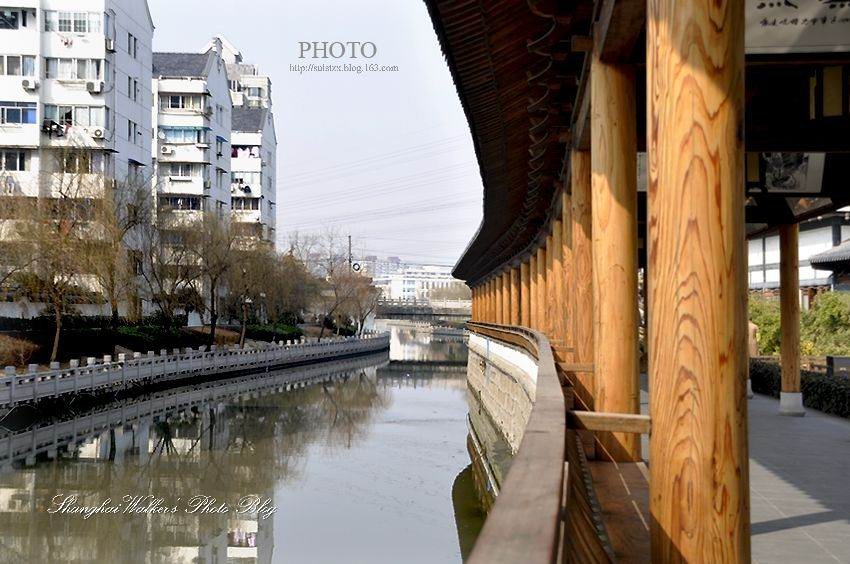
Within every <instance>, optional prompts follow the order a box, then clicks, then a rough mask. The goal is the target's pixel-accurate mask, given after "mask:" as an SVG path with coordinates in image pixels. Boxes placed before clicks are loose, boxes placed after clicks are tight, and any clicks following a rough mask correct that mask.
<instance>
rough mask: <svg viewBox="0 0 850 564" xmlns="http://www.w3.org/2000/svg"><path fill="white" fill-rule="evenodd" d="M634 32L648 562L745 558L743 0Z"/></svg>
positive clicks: (672, 2)
mask: <svg viewBox="0 0 850 564" xmlns="http://www.w3.org/2000/svg"><path fill="white" fill-rule="evenodd" d="M646 35H647V37H646V39H647V40H646V44H647V64H646V69H647V78H646V84H647V106H648V108H647V147H648V148H649V155H648V162H649V166H648V167H647V168H648V172H649V194H648V196H649V201H648V210H649V219H648V223H649V230H648V231H649V245H648V251H649V254H648V268H647V270H648V276H649V287H648V289H649V338H650V343H649V355H650V356H649V371H650V375H649V392H650V402H649V404H650V410H651V417H652V434H651V435H650V453H651V454H650V460H651V461H652V462H651V464H650V482H649V484H650V513H651V519H650V523H651V538H652V561H653V562H661V563H664V562H749V561H750V510H749V460H748V449H747V401H746V394H745V382H746V379H747V365H746V358H747V353H746V345H747V333H746V326H747V325H746V322H747V311H746V299H747V273H746V269H745V268H744V264H745V258H744V257H745V254H746V252H747V246H746V242H745V240H744V189H743V186H744V166H743V158H744V148H743V128H744V1H743V0H729V1H726V2H682V1H681V0H648V2H647V34H646ZM595 205H596V202H594V206H595ZM594 227H595V225H594Z"/></svg>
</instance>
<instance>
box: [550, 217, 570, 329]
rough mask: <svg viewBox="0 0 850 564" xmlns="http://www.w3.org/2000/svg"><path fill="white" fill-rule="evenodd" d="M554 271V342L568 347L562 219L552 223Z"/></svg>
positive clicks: (552, 275) (552, 286)
mask: <svg viewBox="0 0 850 564" xmlns="http://www.w3.org/2000/svg"><path fill="white" fill-rule="evenodd" d="M549 248H550V249H551V251H552V271H551V272H550V276H551V278H552V281H551V283H550V287H551V289H552V290H551V291H552V304H553V307H552V311H553V313H554V315H553V319H552V340H553V341H555V342H557V343H560V344H561V345H564V346H567V344H568V343H567V340H566V339H565V338H564V337H565V335H564V327H566V325H567V315H566V313H567V312H566V309H567V308H566V306H565V295H564V228H563V224H562V223H561V219H560V218H558V219H556V220H554V221H553V222H552V245H551V246H550V247H549Z"/></svg>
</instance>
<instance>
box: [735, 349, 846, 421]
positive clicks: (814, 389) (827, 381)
mask: <svg viewBox="0 0 850 564" xmlns="http://www.w3.org/2000/svg"><path fill="white" fill-rule="evenodd" d="M750 379H751V380H752V384H753V391H754V392H758V393H760V394H766V395H769V396H773V397H775V398H778V397H779V392H780V391H781V390H782V369H781V367H780V366H779V365H778V364H776V363H773V362H763V361H760V360H751V361H750ZM800 388H801V391H802V392H803V405H805V406H806V407H810V408H812V409H817V410H818V411H822V412H824V413H831V414H833V415H838V416H839V417H846V418H850V376H848V375H846V374H835V375H832V376H830V375H828V374H824V373H821V372H810V371H808V370H802V371H800Z"/></svg>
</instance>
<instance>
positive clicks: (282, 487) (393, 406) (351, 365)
mask: <svg viewBox="0 0 850 564" xmlns="http://www.w3.org/2000/svg"><path fill="white" fill-rule="evenodd" d="M391 355H392V358H393V360H392V361H391V362H387V355H386V353H384V354H383V355H377V356H370V357H364V358H360V359H349V360H346V361H343V362H340V363H335V364H334V365H328V366H325V367H321V366H319V367H302V368H298V369H292V370H287V371H281V372H278V373H269V374H262V375H254V376H245V377H241V378H236V379H229V380H223V381H219V382H212V383H208V384H205V385H203V386H202V387H201V388H197V387H196V388H193V389H189V388H176V389H173V390H169V391H168V392H163V393H158V394H152V395H150V396H146V397H141V398H137V399H133V400H127V401H126V402H122V403H116V404H110V405H107V406H103V407H100V408H98V410H97V411H93V412H88V413H81V414H77V415H76V416H75V417H73V418H67V419H65V420H62V421H50V422H46V423H43V424H41V425H40V426H38V427H34V428H32V429H30V430H27V431H23V432H17V433H6V434H0V465H2V472H0V562H38V563H42V562H110V563H112V562H116V563H118V562H149V563H159V562H163V563H165V562H168V563H203V564H211V563H225V562H238V563H243V562H244V563H249V562H257V563H270V562H277V561H280V560H282V559H283V558H284V557H285V556H288V557H289V558H290V559H291V558H293V556H292V555H293V554H294V555H295V556H294V558H295V561H301V559H303V558H304V552H303V551H302V552H300V553H299V552H298V551H299V550H301V548H302V547H301V546H294V545H293V543H294V544H298V545H304V546H305V547H306V548H305V550H308V551H309V552H308V553H307V554H308V555H313V554H314V553H316V556H317V558H319V559H320V560H321V558H320V557H319V554H320V553H321V549H322V548H323V547H322V546H319V545H321V544H322V542H321V540H320V539H321V538H323V537H324V535H325V534H326V529H327V527H329V526H330V525H329V523H328V521H327V519H326V518H325V519H324V520H323V521H322V522H317V523H304V527H305V530H315V531H316V533H315V534H316V536H315V537H312V536H311V537H310V538H309V539H308V538H304V539H300V538H298V537H296V538H293V535H303V533H298V532H296V531H290V530H287V529H289V528H290V527H289V526H287V525H286V523H287V522H288V523H291V521H286V520H285V519H282V518H281V515H282V514H283V515H285V516H287V518H288V519H293V518H295V519H298V518H299V517H297V515H301V510H302V509H303V508H302V507H300V506H291V505H287V506H286V507H278V508H277V513H275V514H274V515H272V516H270V517H269V518H267V519H263V518H262V517H263V516H262V514H261V513H260V512H257V511H254V512H249V513H245V514H236V513H234V512H233V511H231V512H228V513H203V514H200V513H195V514H190V513H185V512H183V511H182V508H183V507H185V506H186V502H187V501H188V499H187V498H188V497H190V496H192V495H208V496H213V497H215V498H216V500H217V502H223V503H225V504H227V505H228V506H230V507H236V506H237V504H238V503H239V501H240V499H242V498H244V497H245V496H248V495H254V496H258V497H259V498H261V499H263V500H265V499H269V500H271V503H272V504H273V503H274V499H275V498H276V497H277V498H278V499H281V497H280V496H281V492H283V491H293V490H299V491H302V490H303V488H304V487H305V484H306V483H307V482H309V480H307V476H306V473H307V470H306V467H307V460H308V458H309V459H310V460H311V462H310V469H311V470H310V472H313V471H314V470H315V469H316V468H317V466H316V465H317V464H318V465H321V464H328V465H334V466H335V467H336V466H338V465H339V464H340V463H341V461H343V460H344V456H342V455H343V454H344V453H343V451H344V450H347V449H358V448H359V449H361V451H364V449H365V451H364V452H365V457H364V458H366V459H369V457H370V456H371V457H372V458H371V461H377V460H378V458H379V454H375V453H372V451H370V450H369V449H370V448H372V447H371V446H370V445H371V444H372V443H373V442H374V441H369V440H365V439H367V438H368V436H369V435H370V433H373V434H374V433H375V432H376V427H375V426H376V425H381V424H382V423H384V422H383V420H382V418H383V417H384V415H383V414H384V412H387V413H388V414H392V417H393V418H397V417H399V414H401V415H402V416H403V415H404V414H405V413H414V414H415V409H417V408H419V407H420V406H422V405H424V406H426V407H427V410H428V411H427V412H428V413H432V412H433V410H434V409H442V405H445V404H441V403H436V404H433V405H434V406H435V407H428V406H429V405H431V404H428V403H427V401H429V400H428V399H427V398H428V397H429V396H428V394H425V395H424V396H423V395H421V394H420V393H419V392H418V391H417V393H416V394H414V396H415V399H410V398H411V397H412V396H410V394H409V393H408V392H404V393H402V392H401V390H400V389H401V388H406V389H413V388H418V389H421V390H422V392H421V393H425V392H426V391H428V390H430V391H431V393H432V394H435V393H438V391H439V390H448V391H451V392H452V394H450V395H449V396H446V395H439V394H438V396H435V397H439V398H441V399H440V401H441V402H443V401H445V398H446V397H452V395H454V391H457V392H458V393H457V394H456V396H457V402H458V406H460V405H461V404H465V400H464V398H465V394H466V392H465V390H466V368H465V366H466V348H465V344H464V342H463V339H462V337H461V336H459V335H437V334H428V333H426V332H423V331H409V330H398V329H394V330H393V349H392V353H391ZM441 393H442V394H444V392H441ZM399 394H400V395H399ZM423 399H424V401H425V402H426V403H425V404H422V401H423ZM409 401H414V402H415V403H413V404H407V403H405V402H409ZM458 406H455V407H454V408H451V410H450V411H449V412H447V413H455V412H456V413H457V416H456V418H457V421H456V423H452V425H456V427H455V426H452V427H439V425H440V424H441V423H437V425H438V427H433V428H432V430H431V431H428V427H422V426H420V422H419V420H416V424H415V426H411V430H410V431H405V432H410V433H413V434H412V435H411V436H409V438H408V439H407V440H404V441H402V443H401V444H402V445H407V446H405V447H402V448H409V449H410V453H416V454H418V453H417V452H416V449H417V448H418V447H417V441H422V440H425V441H429V442H427V444H436V445H443V444H444V443H445V441H446V438H447V437H454V436H455V435H457V436H456V442H457V444H455V445H453V446H452V448H455V449H457V448H458V446H459V445H462V444H463V443H464V440H465V437H464V433H463V426H464V425H465V422H464V417H463V413H465V409H463V408H462V407H458ZM419 415H421V414H419ZM419 415H416V416H417V417H418V416H419ZM388 417H389V415H388ZM409 417H411V418H412V417H414V415H409ZM452 417H455V416H454V415H452ZM396 423H397V421H395V419H394V420H393V423H392V425H393V428H397V424H396ZM386 424H389V423H386ZM452 429H454V430H452ZM423 433H424V434H423ZM429 433H431V434H430V435H429ZM445 433H448V435H445ZM423 444H425V443H423ZM445 444H446V445H448V444H449V443H445ZM314 446H319V447H321V451H320V452H321V453H322V454H321V455H319V454H318V452H319V451H316V449H315V448H313V447H314ZM449 446H451V445H449ZM442 448H448V446H443V447H442ZM328 451H330V453H329V452H328ZM336 451H339V453H337V454H336V455H335V454H334V453H335V452H336ZM382 453H383V451H381V454H380V455H381V456H382V455H383V454H382ZM410 453H407V454H406V453H405V452H399V453H398V460H396V461H394V462H393V464H395V465H396V472H397V473H399V474H400V475H404V474H406V473H410V472H411V471H414V470H415V471H419V472H424V474H423V476H427V477H428V479H430V480H432V481H433V483H434V487H435V488H437V489H440V488H444V489H445V492H446V495H445V500H444V501H443V502H442V503H444V504H445V509H444V510H443V511H444V519H445V522H444V523H442V524H440V523H437V524H435V525H433V526H434V527H437V529H439V531H446V530H448V531H449V532H451V533H452V534H451V536H445V535H444V536H443V537H441V538H444V539H445V541H444V546H440V547H434V550H435V553H434V555H435V557H436V555H437V554H439V555H440V557H439V558H438V559H439V560H441V561H444V560H445V558H444V556H445V554H446V550H447V549H448V553H451V552H452V551H455V552H456V553H457V561H458V562H459V561H460V557H461V547H460V546H459V545H463V552H464V554H465V553H467V552H468V550H469V548H470V547H471V543H472V542H474V536H475V534H477V530H478V528H480V522H478V521H476V519H479V518H480V515H476V512H475V508H474V507H470V506H469V503H468V500H469V498H470V495H471V494H470V491H471V486H470V485H469V484H468V482H469V480H468V479H466V480H460V479H458V480H456V481H455V483H454V484H453V483H452V481H451V479H450V478H448V476H447V475H446V474H445V472H446V471H448V472H449V475H451V476H457V475H458V473H459V472H461V470H462V469H463V466H462V465H461V464H460V463H459V464H458V466H457V468H456V469H454V470H452V468H451V467H447V465H446V463H445V461H442V462H440V461H439V460H438V459H439V458H440V455H439V454H438V455H437V456H436V457H434V458H435V459H434V460H433V461H432V462H433V463H434V464H435V469H433V470H427V469H426V470H423V469H422V468H421V460H419V461H418V462H417V460H418V459H417V458H416V457H413V456H410ZM360 457H363V452H361V455H358V457H355V459H357V460H359V459H360ZM407 460H411V461H414V462H415V463H416V464H418V465H420V466H419V467H417V468H416V469H413V468H407V467H405V466H404V464H407V463H408V462H406V461H407ZM411 463H412V462H411ZM373 465H375V464H374V463H373ZM464 465H465V464H464ZM377 466H378V467H380V464H377ZM429 472H430V473H429ZM353 474H354V477H352V478H351V479H352V480H360V482H358V486H362V487H363V488H364V489H368V488H373V489H374V490H375V492H376V493H380V491H381V490H382V489H383V488H384V487H386V486H385V485H382V483H381V480H380V476H374V475H369V474H368V473H367V472H365V471H363V472H362V476H361V475H359V474H358V470H356V469H355V472H353ZM443 482H445V483H444V484H443ZM441 484H442V485H441ZM420 489H421V488H417V489H416V490H413V491H409V492H405V493H406V497H408V499H409V503H410V504H409V505H407V506H406V507H408V508H409V509H408V511H409V514H407V515H405V516H404V517H403V518H404V519H409V520H410V522H411V523H416V522H421V515H417V514H416V511H417V507H419V506H420V505H421V504H424V506H429V504H430V503H431V501H430V499H426V498H424V497H423V498H422V499H421V500H420V499H418V498H417V496H420V497H422V496H426V495H433V493H430V494H429V493H424V492H423V491H419V490H420ZM58 494H62V495H76V496H77V505H81V506H93V505H94V506H96V505H98V504H100V503H101V502H103V501H104V500H106V499H107V498H109V499H111V500H112V504H113V505H117V504H118V503H121V502H122V501H121V500H122V498H123V497H124V496H125V495H137V496H152V498H153V499H156V498H161V499H162V500H163V505H165V506H170V505H174V504H175V503H177V504H178V505H180V506H181V511H178V512H176V513H155V514H138V515H126V514H118V515H93V516H91V517H90V518H88V519H83V517H82V516H80V515H67V514H56V513H49V512H48V509H49V508H50V507H51V500H53V498H54V496H56V495H58ZM307 497H308V498H309V495H308V496H307ZM178 498H180V499H179V501H178ZM453 498H454V499H455V503H456V504H457V503H458V500H463V505H464V507H463V510H462V511H458V507H454V508H453V506H452V499H453ZM314 502H315V500H312V499H311V501H310V503H314ZM147 503H148V501H147V500H146V501H145V503H143V505H146V504H147ZM328 510H329V511H331V512H332V511H333V508H332V507H329V508H328ZM429 511H430V510H429ZM284 512H285V513H284ZM455 514H457V515H456V516H457V518H458V521H457V523H454V522H453V520H452V516H453V515H455ZM387 518H389V517H387ZM393 519H395V520H396V521H397V520H398V519H399V516H398V515H395V516H394V517H393ZM350 520H351V521H354V522H355V523H354V525H355V526H361V527H364V531H371V530H382V529H384V528H386V526H387V524H386V523H383V524H382V523H379V522H374V523H373V522H369V523H359V524H358V523H356V521H357V516H356V515H353V516H350ZM275 523H277V524H278V525H277V528H278V529H280V530H278V531H276V530H275ZM470 523H471V525H470ZM346 526H348V527H351V526H352V524H349V523H346ZM423 526H424V524H420V525H418V526H413V527H409V530H410V531H411V535H419V537H420V538H419V539H418V540H417V538H416V537H412V538H410V539H398V543H399V544H400V545H402V546H400V547H396V548H398V549H399V550H406V549H408V548H411V547H414V546H417V545H416V543H417V542H419V541H420V540H422V539H430V538H434V537H433V536H429V535H431V534H432V533H433V535H437V534H438V532H439V531H437V529H435V530H434V531H431V532H430V533H429V532H427V530H426V529H423V528H422V527H423ZM298 530H299V531H300V530H301V527H298ZM435 531H437V532H435ZM469 531H472V533H471V534H470V532H469ZM439 534H443V533H439ZM361 536H362V537H363V539H362V540H361V541H359V542H362V543H363V544H362V545H357V546H346V547H344V549H343V550H344V551H345V552H344V553H347V554H351V555H360V554H369V553H370V551H373V557H372V558H371V560H370V561H373V562H379V561H382V562H390V561H398V560H397V554H398V553H395V555H394V553H393V552H392V550H393V548H394V547H390V546H374V543H375V541H374V539H372V540H370V539H369V537H368V535H367V534H365V533H364V534H363V535H361ZM276 539H277V546H275V540H276ZM296 541H297V542H296ZM458 541H459V542H458ZM355 542H357V541H355ZM422 542H426V541H422ZM428 542H430V541H428ZM455 543H457V544H455ZM432 544H433V543H432ZM427 548H428V545H427V544H425V545H423V547H421V548H417V549H416V550H418V551H419V552H421V553H422V554H420V556H421V557H423V558H425V559H426V561H427V560H428V555H427V554H426V553H425V552H426V551H427ZM437 548H439V550H440V551H439V552H436V549H437ZM384 554H387V555H388V556H383V555H384ZM299 555H300V557H301V558H299ZM309 560H310V559H309V558H308V559H307V561H309ZM431 560H432V561H433V559H431Z"/></svg>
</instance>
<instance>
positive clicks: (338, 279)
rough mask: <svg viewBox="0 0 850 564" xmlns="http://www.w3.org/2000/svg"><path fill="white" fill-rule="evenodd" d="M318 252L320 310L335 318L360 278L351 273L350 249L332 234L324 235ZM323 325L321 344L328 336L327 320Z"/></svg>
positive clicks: (320, 337) (320, 334) (325, 316)
mask: <svg viewBox="0 0 850 564" xmlns="http://www.w3.org/2000/svg"><path fill="white" fill-rule="evenodd" d="M319 249H320V252H319V254H318V264H317V270H318V273H317V274H318V276H320V277H321V279H322V282H321V285H320V289H319V292H318V295H319V300H318V301H319V308H320V309H321V313H322V315H323V316H324V319H336V318H337V317H338V316H339V315H340V314H341V313H343V311H344V308H345V307H346V305H347V303H348V301H349V299H351V296H352V294H353V293H354V291H355V288H356V284H357V280H356V279H357V278H359V275H357V274H355V273H353V272H352V271H351V265H350V264H349V256H348V249H347V248H346V247H344V246H343V245H342V244H341V238H340V237H338V236H336V235H335V234H334V233H333V232H332V231H329V232H327V233H326V234H325V235H324V237H323V238H322V240H321V242H320V244H319ZM321 325H322V326H321V329H320V331H319V341H321V340H322V337H323V336H324V334H325V323H324V320H323V322H322V324H321Z"/></svg>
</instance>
